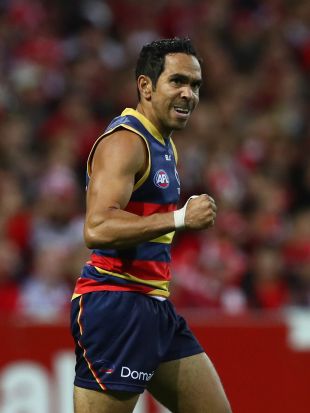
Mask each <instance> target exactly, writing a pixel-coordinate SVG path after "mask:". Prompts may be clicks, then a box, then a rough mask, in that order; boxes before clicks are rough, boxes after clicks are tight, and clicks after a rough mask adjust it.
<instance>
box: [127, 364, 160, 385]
mask: <svg viewBox="0 0 310 413" xmlns="http://www.w3.org/2000/svg"><path fill="white" fill-rule="evenodd" d="M153 374H154V371H152V373H147V372H144V371H137V370H131V369H130V368H129V367H127V366H122V371H121V377H131V378H132V379H134V380H142V381H149V380H151V378H152V377H153Z"/></svg>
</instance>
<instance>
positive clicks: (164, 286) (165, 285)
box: [95, 267, 169, 295]
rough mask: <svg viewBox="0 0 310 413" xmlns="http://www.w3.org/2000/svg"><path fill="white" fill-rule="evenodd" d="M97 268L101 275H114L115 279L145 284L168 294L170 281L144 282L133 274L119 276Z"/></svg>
mask: <svg viewBox="0 0 310 413" xmlns="http://www.w3.org/2000/svg"><path fill="white" fill-rule="evenodd" d="M95 268H96V270H97V271H98V272H99V273H100V274H109V275H113V276H114V277H118V278H122V279H124V280H128V281H134V282H136V283H138V284H144V285H147V286H150V287H153V286H154V287H157V288H158V289H159V290H160V291H161V292H162V293H165V292H167V293H168V285H169V281H162V280H161V281H157V280H143V279H141V278H138V277H135V276H134V275H131V274H129V273H126V272H125V273H124V274H119V273H116V272H112V271H106V270H103V269H102V268H100V267H95ZM168 295H169V294H168Z"/></svg>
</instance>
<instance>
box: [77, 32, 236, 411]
mask: <svg viewBox="0 0 310 413" xmlns="http://www.w3.org/2000/svg"><path fill="white" fill-rule="evenodd" d="M136 81H137V89H138V98H139V103H138V105H137V108H136V110H133V109H126V110H125V111H124V112H123V113H122V114H121V116H119V117H117V118H115V119H114V120H113V121H112V122H111V124H110V125H109V126H108V128H107V130H106V131H105V133H104V134H103V135H102V136H101V137H99V139H98V140H97V141H96V142H95V144H94V147H93V149H92V151H91V153H90V156H89V159H88V166H87V172H88V177H89V179H88V189H87V211H86V219H85V240H86V244H87V246H88V247H89V248H91V249H93V253H92V256H91V261H89V262H88V263H87V264H86V266H85V267H84V269H83V272H82V275H81V277H80V278H79V279H78V281H77V285H76V288H75V292H74V295H73V300H72V334H73V336H74V338H75V342H76V356H77V364H76V378H75V389H74V405H75V413H111V412H113V413H129V412H132V411H133V409H134V406H135V404H136V402H137V400H138V397H139V394H140V393H142V392H143V391H144V390H145V389H147V390H149V391H150V392H151V393H152V394H153V396H154V397H155V398H156V399H158V400H159V401H160V402H161V403H162V404H164V405H165V406H166V407H167V408H168V409H169V410H170V411H172V412H179V413H203V412H208V413H228V412H230V411H231V410H230V407H229V403H228V401H227V399H226V396H225V393H224V390H223V388H222V385H221V383H220V380H219V378H218V376H217V373H216V372H215V369H214V367H213V366H212V364H211V362H210V360H209V359H208V357H207V356H206V354H205V353H204V350H203V349H202V347H201V346H200V344H199V343H198V341H197V340H196V338H195V337H194V336H193V335H192V333H191V331H190V330H189V328H188V327H187V325H186V322H185V321H184V319H183V318H182V317H180V316H179V315H177V314H176V312H175V310H174V307H173V305H172V304H171V303H170V301H169V300H168V299H167V298H168V296H169V280H170V270H169V262H170V244H171V241H172V237H173V234H174V231H179V230H182V229H184V228H188V229H192V230H202V229H207V228H209V227H211V226H212V225H214V219H215V215H216V206H215V203H214V200H213V199H212V198H211V197H209V196H208V195H206V194H203V195H200V196H197V197H193V198H192V199H190V200H189V201H188V202H187V203H186V205H185V206H184V207H183V208H181V209H179V210H177V209H176V208H177V207H176V205H177V202H178V199H179V192H180V185H179V178H178V174H177V171H176V158H177V155H176V150H175V147H174V145H173V142H172V140H171V133H172V131H173V130H179V129H183V128H184V127H185V125H186V124H187V121H188V119H189V117H190V114H191V112H192V111H193V110H194V108H195V107H196V105H197V103H198V100H199V88H200V85H201V82H202V79H201V67H200V62H199V60H198V58H197V55H196V52H195V50H194V48H193V46H192V44H191V42H190V40H189V39H167V40H159V41H155V42H153V43H151V44H149V45H146V46H144V47H143V49H142V51H141V53H140V56H139V59H138V62H137V67H136Z"/></svg>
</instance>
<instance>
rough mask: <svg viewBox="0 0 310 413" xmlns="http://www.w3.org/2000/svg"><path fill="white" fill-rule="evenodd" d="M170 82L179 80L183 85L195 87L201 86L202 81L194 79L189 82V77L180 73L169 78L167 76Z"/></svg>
mask: <svg viewBox="0 0 310 413" xmlns="http://www.w3.org/2000/svg"><path fill="white" fill-rule="evenodd" d="M169 79H170V80H174V79H178V80H181V81H182V82H184V83H190V84H192V85H195V86H199V87H200V86H201V85H202V79H201V78H196V79H195V78H194V79H192V80H191V78H190V77H189V76H186V75H183V74H181V73H173V74H172V75H171V76H169Z"/></svg>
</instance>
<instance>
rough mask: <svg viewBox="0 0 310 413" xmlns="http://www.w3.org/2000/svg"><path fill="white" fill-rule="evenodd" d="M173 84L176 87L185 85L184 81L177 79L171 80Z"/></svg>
mask: <svg viewBox="0 0 310 413" xmlns="http://www.w3.org/2000/svg"><path fill="white" fill-rule="evenodd" d="M171 83H173V84H174V85H176V86H181V85H182V84H183V81H182V79H180V78H175V79H172V80H171Z"/></svg>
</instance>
